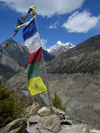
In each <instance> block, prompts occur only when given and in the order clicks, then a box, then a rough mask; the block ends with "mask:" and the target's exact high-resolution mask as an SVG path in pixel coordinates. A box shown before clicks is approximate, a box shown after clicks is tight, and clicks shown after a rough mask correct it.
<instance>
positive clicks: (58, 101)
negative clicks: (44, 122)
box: [52, 92, 66, 112]
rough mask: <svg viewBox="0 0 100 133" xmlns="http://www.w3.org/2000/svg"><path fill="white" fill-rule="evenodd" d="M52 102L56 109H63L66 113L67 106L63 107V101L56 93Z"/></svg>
mask: <svg viewBox="0 0 100 133" xmlns="http://www.w3.org/2000/svg"><path fill="white" fill-rule="evenodd" d="M52 101H53V106H54V107H55V108H58V109H61V110H63V111H64V112H66V106H63V103H62V99H61V98H59V96H58V95H57V93H56V92H55V94H54V98H52Z"/></svg>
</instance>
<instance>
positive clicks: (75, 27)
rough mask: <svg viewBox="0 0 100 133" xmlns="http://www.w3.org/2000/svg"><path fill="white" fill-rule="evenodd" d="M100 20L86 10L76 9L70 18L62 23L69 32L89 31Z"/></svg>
mask: <svg viewBox="0 0 100 133" xmlns="http://www.w3.org/2000/svg"><path fill="white" fill-rule="evenodd" d="M99 21H100V15H99V16H98V17H96V16H92V14H91V13H89V12H88V11H86V10H84V11H83V12H79V11H76V12H75V13H73V14H72V15H71V16H70V17H69V18H68V20H67V21H66V22H65V23H64V24H63V25H62V27H64V28H66V29H67V31H68V32H78V33H87V32H88V31H89V30H90V29H92V28H94V27H95V26H96V25H97V24H98V22H99Z"/></svg>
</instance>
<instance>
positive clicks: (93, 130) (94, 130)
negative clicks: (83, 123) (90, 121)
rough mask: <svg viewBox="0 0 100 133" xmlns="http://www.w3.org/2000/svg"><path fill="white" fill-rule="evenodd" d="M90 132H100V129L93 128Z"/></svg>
mask: <svg viewBox="0 0 100 133" xmlns="http://www.w3.org/2000/svg"><path fill="white" fill-rule="evenodd" d="M90 133H100V130H96V129H91V130H90Z"/></svg>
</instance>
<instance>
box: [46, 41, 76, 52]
mask: <svg viewBox="0 0 100 133" xmlns="http://www.w3.org/2000/svg"><path fill="white" fill-rule="evenodd" d="M60 47H64V52H65V51H67V50H69V49H71V48H73V47H75V45H74V44H72V43H71V42H67V43H62V42H61V41H58V42H57V43H56V44H55V45H53V46H51V47H49V48H47V49H46V50H47V52H49V53H52V52H54V51H57V50H58V49H59V48H60Z"/></svg>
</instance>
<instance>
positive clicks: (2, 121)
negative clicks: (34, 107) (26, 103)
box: [0, 81, 22, 128]
mask: <svg viewBox="0 0 100 133" xmlns="http://www.w3.org/2000/svg"><path fill="white" fill-rule="evenodd" d="M21 111H22V109H21V107H20V104H19V103H18V102H16V97H15V96H14V95H13V91H12V90H8V89H7V88H5V87H4V86H3V85H1V81H0V128H1V127H2V126H5V125H6V124H8V123H9V122H11V121H12V120H14V119H16V118H18V117H19V116H20V113H21Z"/></svg>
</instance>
